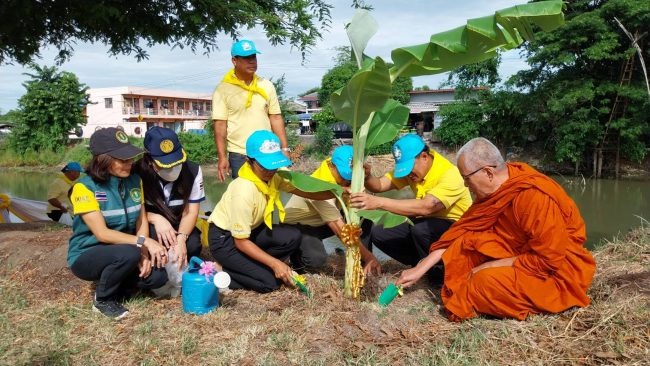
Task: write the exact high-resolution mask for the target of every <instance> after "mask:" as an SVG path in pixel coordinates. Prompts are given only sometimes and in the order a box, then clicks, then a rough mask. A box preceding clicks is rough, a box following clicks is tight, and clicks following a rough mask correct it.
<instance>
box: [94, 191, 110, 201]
mask: <svg viewBox="0 0 650 366" xmlns="http://www.w3.org/2000/svg"><path fill="white" fill-rule="evenodd" d="M95 200H97V201H108V197H106V192H101V191H95Z"/></svg>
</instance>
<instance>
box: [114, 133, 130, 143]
mask: <svg viewBox="0 0 650 366" xmlns="http://www.w3.org/2000/svg"><path fill="white" fill-rule="evenodd" d="M115 138H116V139H117V141H119V142H121V143H123V144H126V143H128V142H129V137H128V136H127V135H126V134H125V133H124V131H117V132H115Z"/></svg>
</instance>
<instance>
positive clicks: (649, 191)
mask: <svg viewBox="0 0 650 366" xmlns="http://www.w3.org/2000/svg"><path fill="white" fill-rule="evenodd" d="M54 176H55V173H40V172H17V171H14V170H0V193H9V194H10V195H12V196H17V197H23V198H28V199H33V200H40V201H45V200H46V196H47V187H48V185H49V183H50V181H51V180H52V179H53V177H54ZM553 178H554V179H556V180H557V181H558V182H559V183H560V184H561V185H562V186H563V187H564V189H566V191H567V193H568V194H569V196H571V198H573V199H574V200H575V202H576V204H577V205H578V207H579V208H580V212H581V214H582V216H583V218H584V219H585V222H586V224H587V237H588V241H587V244H588V246H590V247H593V246H594V245H596V244H597V243H599V242H600V241H601V240H604V239H606V240H611V239H612V238H613V237H614V236H616V235H619V234H621V233H625V232H627V231H628V230H629V229H631V228H633V227H636V226H639V225H640V224H641V222H642V218H643V219H647V220H650V184H648V182H647V181H634V180H618V181H617V180H609V179H599V180H586V181H583V180H582V179H581V178H580V179H576V178H572V177H571V178H564V177H560V176H554V177H553ZM204 185H205V190H206V195H207V200H206V201H205V202H203V204H202V205H201V208H202V209H203V210H204V211H211V210H212V209H213V208H214V205H215V203H216V202H217V201H218V200H219V198H220V197H221V195H222V194H223V192H224V191H225V189H226V183H219V182H217V180H216V178H215V177H213V176H206V177H205V184H204ZM401 193H402V192H400V195H401ZM328 243H330V244H331V245H334V246H336V242H335V241H331V240H329V241H328ZM330 249H331V250H333V248H330Z"/></svg>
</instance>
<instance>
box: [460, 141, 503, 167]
mask: <svg viewBox="0 0 650 366" xmlns="http://www.w3.org/2000/svg"><path fill="white" fill-rule="evenodd" d="M461 157H462V158H463V163H464V165H465V168H466V169H469V170H474V169H478V168H480V167H482V166H486V165H491V166H495V167H496V169H498V170H500V169H503V168H505V165H504V163H505V161H504V160H503V157H502V156H501V152H500V151H499V149H498V148H497V147H496V146H494V144H493V143H491V142H490V141H489V140H488V139H486V138H483V137H477V138H473V139H471V140H469V141H468V142H467V143H466V144H465V145H463V147H461V148H460V150H458V153H457V154H456V160H457V162H458V161H460V159H461Z"/></svg>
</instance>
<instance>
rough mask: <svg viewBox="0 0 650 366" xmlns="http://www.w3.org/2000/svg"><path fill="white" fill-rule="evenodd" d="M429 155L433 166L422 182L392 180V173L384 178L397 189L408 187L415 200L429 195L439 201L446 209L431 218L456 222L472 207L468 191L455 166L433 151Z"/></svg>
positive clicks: (402, 179)
mask: <svg viewBox="0 0 650 366" xmlns="http://www.w3.org/2000/svg"><path fill="white" fill-rule="evenodd" d="M429 154H431V156H433V164H431V168H430V169H429V172H428V173H427V175H426V176H425V177H424V179H423V180H422V182H420V183H415V182H413V181H412V180H410V179H409V178H408V177H404V178H394V177H393V173H392V172H391V173H387V174H386V177H387V178H388V179H390V180H391V182H392V183H393V185H394V186H395V187H397V189H402V188H404V187H406V186H410V187H411V190H413V193H415V198H416V199H422V198H424V196H426V195H427V194H430V195H432V196H434V197H435V198H437V199H438V200H440V202H442V204H443V205H444V206H445V208H446V209H444V210H440V211H438V212H435V213H434V214H433V215H431V217H439V218H443V219H451V220H454V221H455V220H458V219H459V218H460V217H461V216H463V214H464V213H465V211H467V209H468V208H469V206H471V205H472V196H471V195H470V193H469V189H467V187H465V184H464V182H463V177H461V176H460V172H459V171H458V168H457V167H456V166H454V165H453V164H452V163H450V162H449V160H447V159H445V158H444V157H443V156H442V155H440V154H438V153H437V152H435V151H433V150H431V151H430V153H429Z"/></svg>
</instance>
